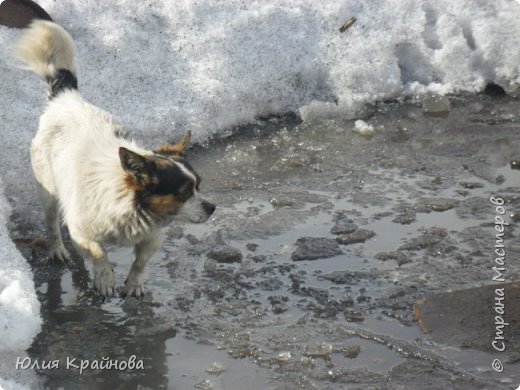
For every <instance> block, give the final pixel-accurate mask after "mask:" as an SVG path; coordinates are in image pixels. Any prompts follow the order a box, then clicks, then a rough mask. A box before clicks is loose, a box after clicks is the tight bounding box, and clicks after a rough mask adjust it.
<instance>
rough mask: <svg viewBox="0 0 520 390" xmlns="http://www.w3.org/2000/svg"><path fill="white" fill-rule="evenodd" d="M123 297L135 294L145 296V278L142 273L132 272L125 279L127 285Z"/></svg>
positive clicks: (137, 296) (139, 296)
mask: <svg viewBox="0 0 520 390" xmlns="http://www.w3.org/2000/svg"><path fill="white" fill-rule="evenodd" d="M121 296H122V297H123V298H126V297H129V296H134V297H136V298H142V297H143V296H144V287H143V278H142V275H135V274H133V273H130V275H128V278H127V279H126V281H125V287H124V288H123V292H122V293H121Z"/></svg>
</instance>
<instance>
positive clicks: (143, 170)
mask: <svg viewBox="0 0 520 390" xmlns="http://www.w3.org/2000/svg"><path fill="white" fill-rule="evenodd" d="M119 160H120V161H121V166H122V167H123V169H124V170H125V172H127V173H128V174H130V175H131V177H132V178H133V179H134V180H135V182H136V184H140V185H145V184H148V183H149V182H150V181H151V176H152V171H153V167H152V165H153V162H152V161H150V160H148V159H147V158H146V157H144V156H141V155H140V154H137V153H135V152H132V151H131V150H128V149H127V148H123V147H120V148H119Z"/></svg>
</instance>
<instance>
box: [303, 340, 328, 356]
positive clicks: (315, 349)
mask: <svg viewBox="0 0 520 390" xmlns="http://www.w3.org/2000/svg"><path fill="white" fill-rule="evenodd" d="M331 354H332V344H328V343H322V344H321V345H307V346H306V347H305V349H304V351H303V355H304V356H307V357H311V358H317V357H321V358H323V359H325V360H328V359H330V355H331Z"/></svg>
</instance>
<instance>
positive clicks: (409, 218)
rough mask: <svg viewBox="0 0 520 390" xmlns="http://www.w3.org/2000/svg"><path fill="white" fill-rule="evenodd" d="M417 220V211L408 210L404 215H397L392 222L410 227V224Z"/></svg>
mask: <svg viewBox="0 0 520 390" xmlns="http://www.w3.org/2000/svg"><path fill="white" fill-rule="evenodd" d="M416 218H417V215H416V213H415V211H412V210H408V211H405V212H404V213H402V214H398V215H396V216H395V217H394V219H393V220H392V222H395V223H400V224H401V225H409V224H411V223H413V222H415V220H416Z"/></svg>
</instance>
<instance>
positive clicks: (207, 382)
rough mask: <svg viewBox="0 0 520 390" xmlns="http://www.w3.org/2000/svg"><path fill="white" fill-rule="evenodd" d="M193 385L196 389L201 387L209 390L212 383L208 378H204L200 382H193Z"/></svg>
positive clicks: (203, 389)
mask: <svg viewBox="0 0 520 390" xmlns="http://www.w3.org/2000/svg"><path fill="white" fill-rule="evenodd" d="M193 387H195V388H196V389H201V390H211V389H213V385H212V384H211V382H210V380H209V379H205V380H203V381H201V382H198V383H195V384H194V385H193Z"/></svg>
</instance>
